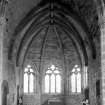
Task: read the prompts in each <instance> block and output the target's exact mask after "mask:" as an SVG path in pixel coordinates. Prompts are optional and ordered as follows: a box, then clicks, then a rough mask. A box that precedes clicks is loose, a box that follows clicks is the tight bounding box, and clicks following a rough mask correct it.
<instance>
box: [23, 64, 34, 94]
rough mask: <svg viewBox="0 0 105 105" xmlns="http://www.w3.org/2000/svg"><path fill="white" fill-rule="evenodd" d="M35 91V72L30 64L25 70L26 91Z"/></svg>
mask: <svg viewBox="0 0 105 105" xmlns="http://www.w3.org/2000/svg"><path fill="white" fill-rule="evenodd" d="M33 92H34V72H33V69H32V68H31V66H30V65H27V67H26V68H25V70H24V93H33Z"/></svg>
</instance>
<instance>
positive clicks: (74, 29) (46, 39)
mask: <svg viewBox="0 0 105 105" xmlns="http://www.w3.org/2000/svg"><path fill="white" fill-rule="evenodd" d="M7 17H8V24H7V28H8V29H9V27H10V26H11V29H10V30H9V32H8V33H9V35H11V36H10V45H9V54H8V55H9V59H15V61H16V64H17V65H19V64H23V62H24V61H25V60H26V59H28V58H29V59H30V58H31V60H33V61H36V62H39V63H41V61H42V60H44V59H46V60H48V59H54V58H55V59H58V60H61V59H63V61H65V59H68V58H70V61H72V60H74V59H76V58H77V59H78V60H79V61H80V62H81V63H82V59H84V62H85V65H88V57H89V56H91V57H92V58H93V59H95V58H96V44H95V41H94V40H95V38H97V39H98V38H99V25H98V14H97V10H96V4H95V2H94V0H20V1H19V0H11V2H10V3H9V5H8V11H7ZM89 52H90V53H89ZM89 54H90V55H89Z"/></svg>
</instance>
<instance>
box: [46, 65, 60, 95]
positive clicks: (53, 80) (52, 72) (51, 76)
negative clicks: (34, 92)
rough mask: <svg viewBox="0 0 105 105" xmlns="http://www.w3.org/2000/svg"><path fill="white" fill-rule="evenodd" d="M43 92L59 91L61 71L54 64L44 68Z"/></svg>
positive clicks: (52, 92)
mask: <svg viewBox="0 0 105 105" xmlns="http://www.w3.org/2000/svg"><path fill="white" fill-rule="evenodd" d="M45 93H51V94H55V93H61V73H60V71H59V70H58V68H57V67H56V66H55V65H51V67H50V68H48V70H46V73H45Z"/></svg>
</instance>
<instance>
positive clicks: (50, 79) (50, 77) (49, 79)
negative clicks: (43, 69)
mask: <svg viewBox="0 0 105 105" xmlns="http://www.w3.org/2000/svg"><path fill="white" fill-rule="evenodd" d="M49 93H51V75H49Z"/></svg>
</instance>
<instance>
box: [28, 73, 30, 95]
mask: <svg viewBox="0 0 105 105" xmlns="http://www.w3.org/2000/svg"><path fill="white" fill-rule="evenodd" d="M29 86H30V73H28V93H29V88H30V87H29Z"/></svg>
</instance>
